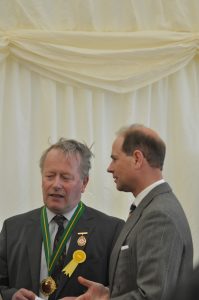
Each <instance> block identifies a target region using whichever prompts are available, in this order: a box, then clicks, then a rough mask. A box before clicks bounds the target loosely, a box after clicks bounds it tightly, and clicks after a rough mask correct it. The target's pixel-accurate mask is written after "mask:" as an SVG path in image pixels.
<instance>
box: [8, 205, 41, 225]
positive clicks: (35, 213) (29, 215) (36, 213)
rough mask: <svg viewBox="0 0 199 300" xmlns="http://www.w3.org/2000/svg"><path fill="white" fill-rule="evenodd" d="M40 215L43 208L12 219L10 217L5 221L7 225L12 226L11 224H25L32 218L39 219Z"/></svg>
mask: <svg viewBox="0 0 199 300" xmlns="http://www.w3.org/2000/svg"><path fill="white" fill-rule="evenodd" d="M40 213H41V208H36V209H33V210H30V211H27V212H24V213H20V214H17V215H14V216H12V217H9V218H7V219H6V220H5V223H8V224H11V223H15V224H17V223H18V222H24V221H25V220H28V219H30V218H34V217H35V218H38V217H40Z"/></svg>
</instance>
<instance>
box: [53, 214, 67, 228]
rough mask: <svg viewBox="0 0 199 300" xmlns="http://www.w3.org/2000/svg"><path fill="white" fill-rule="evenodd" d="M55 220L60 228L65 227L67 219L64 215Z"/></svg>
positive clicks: (56, 217) (57, 216)
mask: <svg viewBox="0 0 199 300" xmlns="http://www.w3.org/2000/svg"><path fill="white" fill-rule="evenodd" d="M53 220H54V221H55V223H57V225H58V226H61V227H62V226H63V225H64V221H65V220H66V218H65V217H64V216H62V215H56V216H55V217H54V218H53Z"/></svg>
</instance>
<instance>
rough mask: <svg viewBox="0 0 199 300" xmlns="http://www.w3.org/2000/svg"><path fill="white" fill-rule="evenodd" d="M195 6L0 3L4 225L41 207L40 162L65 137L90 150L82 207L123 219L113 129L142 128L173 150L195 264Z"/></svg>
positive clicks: (173, 176)
mask: <svg viewBox="0 0 199 300" xmlns="http://www.w3.org/2000/svg"><path fill="white" fill-rule="evenodd" d="M198 48H199V2H198V1H197V0H195V1H194V0H189V1H187V0H186V1H185V0H181V1H177V0H173V1H165V0H162V1H161V0H134V1H133V0H132V1H130V0H108V1H107V0H93V1H89V0H70V1H66V0H57V1H52V0H43V1H40V0H28V1H27V0H15V1H13V0H1V1H0V144H1V147H0V190H1V198H0V207H1V213H0V224H2V222H3V220H4V219H5V218H7V217H9V216H11V215H14V214H17V213H21V212H24V211H27V210H29V209H32V208H35V207H38V206H40V205H42V196H41V188H40V185H41V183H40V173H39V167H38V161H39V158H40V155H41V153H42V151H43V150H44V149H45V148H46V147H47V146H48V145H49V141H50V142H55V141H57V139H58V138H59V137H61V136H64V137H67V138H77V139H79V140H81V141H85V142H86V143H87V144H89V145H91V144H93V148H92V149H93V152H94V154H95V158H94V159H93V164H92V171H91V178H90V183H89V186H88V188H87V191H86V193H85V194H84V195H83V200H84V201H85V202H86V203H87V204H88V205H91V206H93V207H96V208H98V209H100V210H102V211H104V212H107V213H109V214H112V215H117V216H119V217H122V218H126V216H127V214H128V207H129V205H130V203H131V199H132V196H131V195H130V194H129V195H127V194H124V193H121V192H118V191H116V189H115V186H114V183H113V180H112V178H111V175H109V174H107V173H106V168H107V166H108V164H109V162H110V158H109V157H110V152H111V144H112V141H113V139H114V135H115V132H116V131H117V130H118V129H119V128H120V127H121V126H124V125H128V124H131V123H134V122H138V123H143V124H145V125H147V126H150V127H152V128H154V129H155V130H157V131H158V132H159V133H160V135H161V136H162V137H163V139H164V140H165V142H166V144H167V155H166V161H165V168H164V177H165V179H166V180H168V182H169V183H170V185H171V186H172V187H173V189H174V191H175V193H176V194H177V196H178V198H179V200H180V202H181V203H182V205H183V207H184V209H185V212H186V214H187V217H188V220H189V223H190V226H191V230H192V234H193V239H194V249H195V261H198V259H199V241H198V233H199V218H198V208H199V204H198V200H199V188H198V178H199V133H198V128H199V62H198Z"/></svg>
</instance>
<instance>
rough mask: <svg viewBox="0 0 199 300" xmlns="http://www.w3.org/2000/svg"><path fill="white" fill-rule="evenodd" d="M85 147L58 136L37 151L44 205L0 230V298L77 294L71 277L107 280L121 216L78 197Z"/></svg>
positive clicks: (86, 163)
mask: <svg viewBox="0 0 199 300" xmlns="http://www.w3.org/2000/svg"><path fill="white" fill-rule="evenodd" d="M91 156H92V153H91V151H90V149H89V148H88V147H87V146H86V145H84V144H82V143H79V142H78V141H75V140H65V139H63V138H62V139H60V140H59V141H58V142H57V143H56V144H53V145H51V146H50V147H49V148H48V149H47V150H46V151H45V152H44V153H43V155H42V157H41V160H40V168H41V174H42V191H43V200H44V204H45V205H44V206H43V207H41V208H38V209H35V210H33V211H30V212H27V213H24V214H20V215H17V216H14V217H11V218H9V219H7V220H6V221H5V222H4V224H3V229H2V232H1V234H0V294H1V296H2V298H3V300H11V299H12V300H35V296H36V295H37V296H40V297H42V298H45V299H49V300H54V299H60V298H63V297H64V296H70V295H72V296H78V295H81V294H82V293H83V292H84V291H85V288H84V287H83V286H82V285H80V284H79V282H78V280H77V277H78V276H79V275H83V276H85V277H87V278H89V279H90V280H94V281H99V282H101V283H102V284H104V285H107V284H108V265H109V259H110V253H111V250H112V248H113V245H114V243H115V240H116V238H117V236H118V234H119V232H120V230H121V228H122V226H123V224H124V221H122V220H120V219H118V218H114V217H110V216H108V215H105V214H103V213H102V212H99V211H97V210H95V209H93V208H90V207H87V206H86V205H85V204H83V203H82V202H81V194H82V193H83V192H84V191H85V188H86V186H87V183H88V180H89V169H90V166H91V163H90V159H91Z"/></svg>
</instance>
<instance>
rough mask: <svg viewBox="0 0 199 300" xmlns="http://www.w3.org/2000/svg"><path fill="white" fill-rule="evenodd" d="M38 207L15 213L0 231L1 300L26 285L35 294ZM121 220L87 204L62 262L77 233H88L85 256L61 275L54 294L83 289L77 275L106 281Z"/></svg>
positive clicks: (69, 255)
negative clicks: (18, 213)
mask: <svg viewBox="0 0 199 300" xmlns="http://www.w3.org/2000/svg"><path fill="white" fill-rule="evenodd" d="M40 213H41V209H36V210H33V211H31V212H28V213H25V214H21V215H18V216H14V217H12V218H9V219H7V220H6V221H5V222H4V225H3V229H2V232H1V234H0V291H1V295H2V297H3V300H10V299H11V297H12V295H13V293H15V292H16V290H18V289H20V288H26V289H29V290H31V291H33V292H34V293H36V294H37V295H38V293H39V285H40V282H39V279H40V260H41V246H42V234H41V227H40ZM123 224H124V221H122V220H120V219H118V218H114V217H110V216H107V215H105V214H103V213H101V212H99V211H97V210H95V209H92V208H89V207H86V209H85V212H84V214H83V215H82V217H81V218H80V220H79V221H78V223H77V224H76V226H75V228H74V230H73V233H72V236H71V241H70V245H69V249H68V252H67V257H66V261H65V264H67V263H68V262H69V261H71V259H72V255H73V252H74V251H75V250H77V249H79V248H81V247H80V246H78V244H77V240H78V237H79V235H78V232H88V235H87V243H86V245H85V247H84V251H85V252H86V255H87V258H86V261H85V262H84V263H82V264H79V265H78V267H77V268H76V270H75V271H74V273H73V274H72V276H71V277H70V278H69V277H68V276H67V277H66V276H65V274H64V273H63V274H62V275H61V280H60V285H59V287H58V289H57V291H56V297H55V299H57V298H62V297H64V296H78V295H80V294H82V293H83V292H84V291H85V288H84V287H83V286H82V285H80V284H79V283H78V280H77V277H78V276H79V275H82V276H85V277H86V278H89V279H90V280H94V281H98V282H101V283H102V284H105V285H107V284H108V265H109V259H110V253H111V250H112V248H113V245H114V243H115V240H116V238H117V236H118V234H119V232H120V231H121V228H122V226H123Z"/></svg>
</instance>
